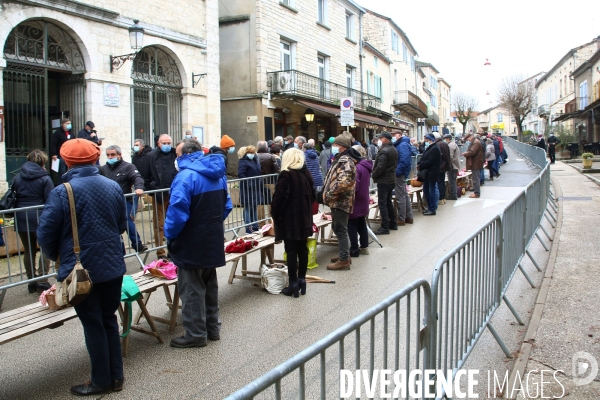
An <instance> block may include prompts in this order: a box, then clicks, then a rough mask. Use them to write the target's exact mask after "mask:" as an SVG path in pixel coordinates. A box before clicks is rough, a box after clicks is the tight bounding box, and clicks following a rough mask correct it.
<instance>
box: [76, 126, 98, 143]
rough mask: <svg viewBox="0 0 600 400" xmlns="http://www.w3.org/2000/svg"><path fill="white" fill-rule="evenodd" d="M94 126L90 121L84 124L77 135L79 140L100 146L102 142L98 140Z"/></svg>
mask: <svg viewBox="0 0 600 400" xmlns="http://www.w3.org/2000/svg"><path fill="white" fill-rule="evenodd" d="M95 127H96V125H95V124H94V123H93V122H92V121H88V122H86V123H85V126H84V127H83V129H82V130H80V131H79V132H78V133H77V137H78V138H79V139H86V140H90V141H92V142H94V143H96V144H97V145H98V146H101V145H102V141H101V140H100V139H99V138H98V134H97V133H96V131H95V130H94V128H95Z"/></svg>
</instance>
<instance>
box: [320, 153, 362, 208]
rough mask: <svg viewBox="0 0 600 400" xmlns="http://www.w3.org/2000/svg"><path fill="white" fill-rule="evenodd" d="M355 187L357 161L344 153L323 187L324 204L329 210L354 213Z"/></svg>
mask: <svg viewBox="0 0 600 400" xmlns="http://www.w3.org/2000/svg"><path fill="white" fill-rule="evenodd" d="M355 185H356V161H355V160H354V159H353V158H352V157H350V156H349V155H347V154H343V153H342V155H340V157H339V158H338V159H337V161H334V164H333V165H332V166H331V168H329V172H327V177H326V178H325V185H324V186H323V203H324V204H325V205H326V206H329V208H337V209H340V210H342V211H345V212H347V213H348V214H350V213H352V210H353V208H354V190H355Z"/></svg>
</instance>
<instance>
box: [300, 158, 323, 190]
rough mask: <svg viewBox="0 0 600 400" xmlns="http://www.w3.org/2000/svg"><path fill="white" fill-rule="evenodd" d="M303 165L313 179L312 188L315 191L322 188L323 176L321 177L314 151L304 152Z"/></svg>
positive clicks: (319, 166)
mask: <svg viewBox="0 0 600 400" xmlns="http://www.w3.org/2000/svg"><path fill="white" fill-rule="evenodd" d="M304 163H305V164H306V168H307V169H308V172H310V175H311V176H312V178H313V187H314V188H315V189H316V188H318V187H319V186H323V175H321V165H320V164H319V155H318V154H317V152H316V151H314V150H306V151H305V152H304Z"/></svg>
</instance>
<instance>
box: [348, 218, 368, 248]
mask: <svg viewBox="0 0 600 400" xmlns="http://www.w3.org/2000/svg"><path fill="white" fill-rule="evenodd" d="M348 236H350V252H351V253H354V252H357V251H358V237H359V236H360V248H361V249H365V248H367V247H369V231H368V230H367V219H366V218H365V217H359V218H352V219H349V220H348Z"/></svg>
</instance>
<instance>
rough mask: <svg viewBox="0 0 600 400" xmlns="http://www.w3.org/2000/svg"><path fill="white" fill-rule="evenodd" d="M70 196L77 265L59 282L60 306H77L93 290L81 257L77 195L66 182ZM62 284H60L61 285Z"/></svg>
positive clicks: (57, 294)
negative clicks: (76, 205)
mask: <svg viewBox="0 0 600 400" xmlns="http://www.w3.org/2000/svg"><path fill="white" fill-rule="evenodd" d="M64 185H65V189H66V190H67V195H68V196H69V209H70V212H71V229H72V231H73V252H74V253H75V259H76V261H75V266H74V267H73V270H72V271H71V273H70V274H69V276H67V277H66V278H65V279H64V280H63V281H62V282H57V288H56V304H57V305H58V306H76V305H78V304H79V303H81V302H82V301H83V300H84V299H85V298H86V297H87V296H88V295H89V294H90V292H91V291H92V280H91V279H90V274H89V272H88V270H86V269H85V268H83V265H81V260H80V259H79V251H80V248H79V233H78V229H77V212H76V209H75V196H74V195H73V188H72V187H71V184H69V183H65V184H64ZM59 284H60V285H59Z"/></svg>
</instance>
